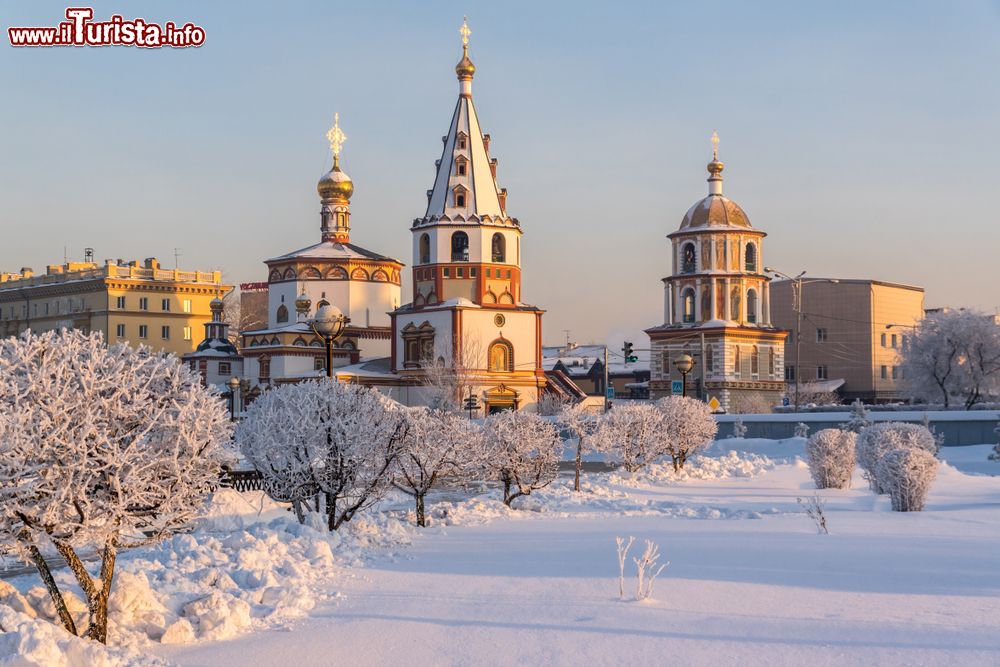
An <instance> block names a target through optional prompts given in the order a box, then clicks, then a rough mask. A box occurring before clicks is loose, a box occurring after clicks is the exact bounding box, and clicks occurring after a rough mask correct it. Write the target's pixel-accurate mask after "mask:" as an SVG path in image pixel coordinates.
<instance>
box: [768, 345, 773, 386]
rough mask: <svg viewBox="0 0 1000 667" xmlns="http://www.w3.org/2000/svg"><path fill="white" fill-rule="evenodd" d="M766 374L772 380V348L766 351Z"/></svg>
mask: <svg viewBox="0 0 1000 667" xmlns="http://www.w3.org/2000/svg"><path fill="white" fill-rule="evenodd" d="M767 372H768V374H769V375H770V376H771V379H772V380H773V379H774V348H773V347H771V348H768V350H767Z"/></svg>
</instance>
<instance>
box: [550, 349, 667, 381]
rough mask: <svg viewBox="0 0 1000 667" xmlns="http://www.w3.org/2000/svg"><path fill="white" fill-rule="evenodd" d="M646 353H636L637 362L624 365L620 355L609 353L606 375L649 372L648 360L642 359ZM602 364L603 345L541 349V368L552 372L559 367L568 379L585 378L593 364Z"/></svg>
mask: <svg viewBox="0 0 1000 667" xmlns="http://www.w3.org/2000/svg"><path fill="white" fill-rule="evenodd" d="M647 354H648V353H637V356H639V355H642V356H640V359H639V361H633V362H628V363H626V362H625V360H624V359H623V358H622V357H621V354H620V353H617V352H613V351H609V353H608V373H610V374H612V375H630V374H633V373H636V372H644V371H649V359H648V358H643V357H644V356H646V355H647ZM598 362H600V363H603V362H604V346H603V345H575V346H573V347H566V346H550V347H543V348H542V368H543V369H545V370H552V369H554V368H555V367H556V366H560V365H561V370H563V371H564V372H565V373H566V374H567V375H569V376H570V377H585V376H587V375H589V374H590V372H591V369H593V367H594V364H597V363H598Z"/></svg>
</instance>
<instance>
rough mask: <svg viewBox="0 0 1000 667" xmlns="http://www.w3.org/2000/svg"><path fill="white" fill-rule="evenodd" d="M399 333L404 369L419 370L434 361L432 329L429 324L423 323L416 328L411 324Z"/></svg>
mask: <svg viewBox="0 0 1000 667" xmlns="http://www.w3.org/2000/svg"><path fill="white" fill-rule="evenodd" d="M400 333H401V335H402V337H403V367H404V368H419V367H420V366H426V365H428V364H430V363H431V362H432V361H433V360H434V327H432V326H431V325H430V323H428V322H424V323H423V324H421V325H420V326H419V327H418V326H415V325H414V324H413V323H412V322H411V323H410V324H407V325H406V326H405V327H403V329H402V331H401V332H400Z"/></svg>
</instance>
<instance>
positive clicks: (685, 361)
mask: <svg viewBox="0 0 1000 667" xmlns="http://www.w3.org/2000/svg"><path fill="white" fill-rule="evenodd" d="M674 368H676V369H677V372H679V373H680V374H681V396H687V395H688V373H690V372H691V369H692V368H694V357H692V356H691V355H690V354H682V355H681V356H679V357H677V358H676V359H674Z"/></svg>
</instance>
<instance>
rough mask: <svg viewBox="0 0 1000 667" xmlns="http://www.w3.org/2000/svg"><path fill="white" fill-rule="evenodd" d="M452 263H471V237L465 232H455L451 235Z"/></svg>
mask: <svg viewBox="0 0 1000 667" xmlns="http://www.w3.org/2000/svg"><path fill="white" fill-rule="evenodd" d="M451 261H453V262H468V261H469V235H468V234H466V233H465V232H455V233H454V234H452V235H451Z"/></svg>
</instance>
